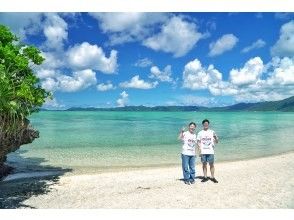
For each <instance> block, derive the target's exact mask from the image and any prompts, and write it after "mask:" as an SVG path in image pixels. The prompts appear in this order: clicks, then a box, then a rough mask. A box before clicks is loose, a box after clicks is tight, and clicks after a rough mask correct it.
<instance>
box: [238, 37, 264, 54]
mask: <svg viewBox="0 0 294 220" xmlns="http://www.w3.org/2000/svg"><path fill="white" fill-rule="evenodd" d="M265 45H266V43H265V41H263V40H262V39H258V40H257V41H255V42H254V43H252V44H251V45H250V46H248V47H245V48H243V50H242V51H241V52H242V53H248V52H249V51H251V50H254V49H258V48H262V47H264V46H265Z"/></svg>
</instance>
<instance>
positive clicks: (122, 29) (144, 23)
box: [89, 12, 168, 45]
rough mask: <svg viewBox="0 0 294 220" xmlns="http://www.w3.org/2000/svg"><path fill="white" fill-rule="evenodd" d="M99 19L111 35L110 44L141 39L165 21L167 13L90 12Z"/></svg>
mask: <svg viewBox="0 0 294 220" xmlns="http://www.w3.org/2000/svg"><path fill="white" fill-rule="evenodd" d="M89 14H90V15H91V16H92V17H94V18H95V19H97V20H98V22H99V27H100V28H101V30H102V31H103V32H104V33H108V34H109V35H110V44H111V45H115V44H122V43H125V42H132V41H140V40H142V39H144V38H145V37H146V36H148V35H149V34H150V33H151V32H152V31H154V29H155V25H156V24H159V23H162V22H164V21H165V20H166V19H167V18H168V15H167V14H166V13H141V12H127V13H126V12H122V13H114V12H111V13H109V12H108V13H89Z"/></svg>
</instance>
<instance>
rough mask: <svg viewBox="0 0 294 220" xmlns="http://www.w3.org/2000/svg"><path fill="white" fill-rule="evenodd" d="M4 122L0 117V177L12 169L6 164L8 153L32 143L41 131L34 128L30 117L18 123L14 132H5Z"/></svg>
mask: <svg viewBox="0 0 294 220" xmlns="http://www.w3.org/2000/svg"><path fill="white" fill-rule="evenodd" d="M4 123H5V122H3V120H2V118H1V117H0V179H1V178H2V177H3V176H5V175H7V174H8V173H9V172H10V171H11V170H12V168H11V167H9V166H7V165H5V164H4V163H5V161H6V156H7V154H9V153H11V152H14V151H16V150H17V149H19V147H20V146H21V145H24V144H29V143H32V142H33V140H34V139H35V138H38V137H39V131H36V130H34V129H33V127H32V126H31V125H30V121H29V120H28V119H25V120H23V122H22V123H19V124H17V128H16V129H15V131H14V132H13V133H11V132H5V129H4V126H5V124H4Z"/></svg>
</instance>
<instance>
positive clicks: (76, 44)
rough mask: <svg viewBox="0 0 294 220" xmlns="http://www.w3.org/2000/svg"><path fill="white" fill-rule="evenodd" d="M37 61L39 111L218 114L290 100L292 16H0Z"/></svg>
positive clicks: (293, 72) (293, 70)
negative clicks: (200, 110) (167, 108)
mask: <svg viewBox="0 0 294 220" xmlns="http://www.w3.org/2000/svg"><path fill="white" fill-rule="evenodd" d="M0 23H1V24H5V25H7V26H9V27H10V28H11V30H12V31H13V32H14V33H16V34H17V35H18V36H20V37H21V39H22V40H23V41H24V42H26V43H28V44H34V45H36V46H37V47H39V48H40V49H41V51H42V54H43V56H44V57H45V58H46V61H45V62H44V63H43V64H42V65H41V66H39V67H35V73H36V75H37V76H38V77H39V78H40V79H41V81H40V83H41V85H42V87H43V88H45V89H47V90H49V91H51V92H52V93H53V96H54V99H53V100H48V101H47V102H46V104H45V105H44V107H46V108H53V109H60V108H69V107H73V106H75V107H76V106H81V107H116V106H126V105H146V106H156V105H200V106H225V105H231V104H235V103H239V102H258V101H269V100H280V99H283V98H287V97H289V96H292V95H294V13H204V12H197V13H0Z"/></svg>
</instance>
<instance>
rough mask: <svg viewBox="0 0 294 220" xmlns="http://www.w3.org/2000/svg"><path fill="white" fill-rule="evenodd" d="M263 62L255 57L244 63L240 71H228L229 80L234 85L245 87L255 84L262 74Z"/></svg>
mask: <svg viewBox="0 0 294 220" xmlns="http://www.w3.org/2000/svg"><path fill="white" fill-rule="evenodd" d="M263 67H264V66H263V62H262V60H261V59H260V57H255V58H253V59H250V60H249V61H247V62H246V64H245V65H244V67H243V68H241V69H239V70H238V69H232V70H231V71H230V80H231V82H232V83H233V84H236V85H239V86H240V85H246V84H250V83H253V82H256V81H257V80H258V79H259V78H260V76H261V74H262V72H263Z"/></svg>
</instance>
